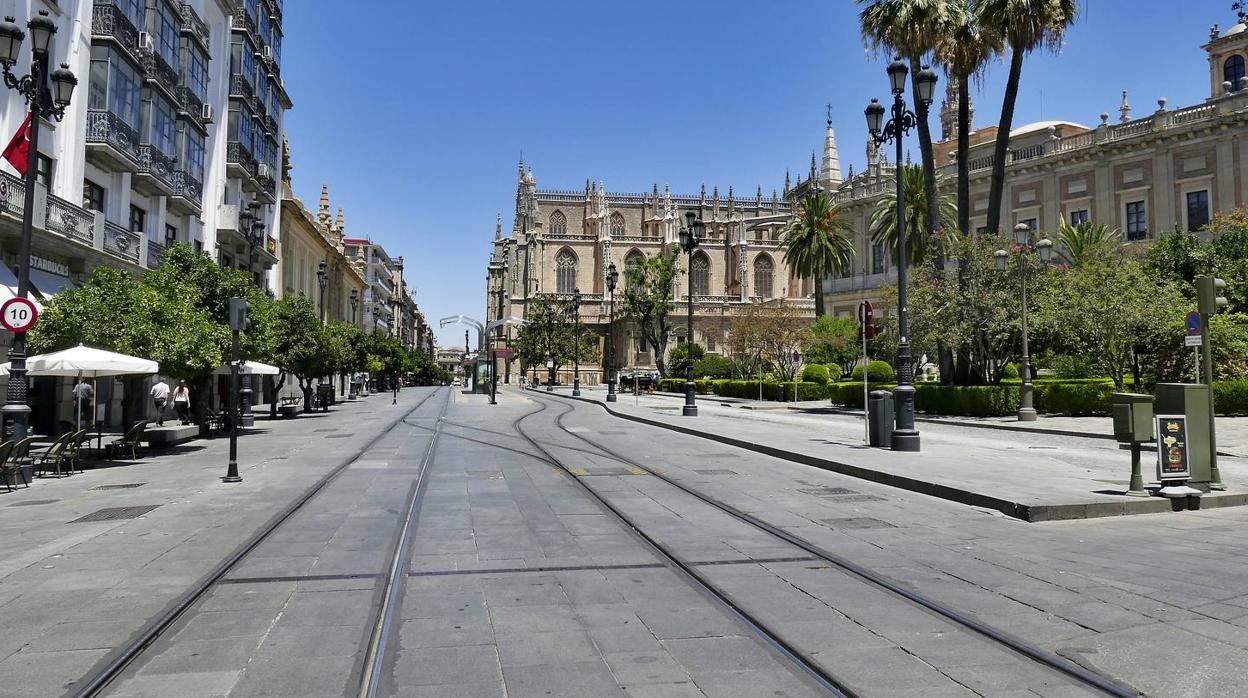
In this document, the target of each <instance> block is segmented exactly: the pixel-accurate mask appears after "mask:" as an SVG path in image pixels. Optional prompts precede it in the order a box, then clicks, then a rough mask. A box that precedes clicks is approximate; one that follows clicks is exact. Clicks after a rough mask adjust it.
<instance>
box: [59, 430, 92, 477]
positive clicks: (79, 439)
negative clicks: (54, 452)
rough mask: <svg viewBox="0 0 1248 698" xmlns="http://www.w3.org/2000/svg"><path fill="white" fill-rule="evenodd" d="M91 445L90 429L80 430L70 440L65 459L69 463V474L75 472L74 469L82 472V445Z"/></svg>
mask: <svg viewBox="0 0 1248 698" xmlns="http://www.w3.org/2000/svg"><path fill="white" fill-rule="evenodd" d="M85 443H91V432H90V430H88V429H79V430H78V431H76V432H74V435H73V436H71V437H70V438H69V445H68V446H66V447H65V458H66V460H67V461H69V472H71V473H72V472H74V468H77V469H78V472H80V473H81V472H83V470H82V445H83V444H85Z"/></svg>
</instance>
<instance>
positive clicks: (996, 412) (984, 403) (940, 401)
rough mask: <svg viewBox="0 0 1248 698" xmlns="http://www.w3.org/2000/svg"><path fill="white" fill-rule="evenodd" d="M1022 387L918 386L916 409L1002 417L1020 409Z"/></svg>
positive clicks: (959, 414)
mask: <svg viewBox="0 0 1248 698" xmlns="http://www.w3.org/2000/svg"><path fill="white" fill-rule="evenodd" d="M1018 400H1019V388H1018V387H1017V386H1013V385H934V384H931V383H925V384H922V385H916V386H915V393H914V408H915V409H916V410H919V411H921V412H929V413H931V414H941V415H952V416H959V417H1002V416H1005V415H1008V414H1013V413H1014V412H1015V411H1016V410H1018Z"/></svg>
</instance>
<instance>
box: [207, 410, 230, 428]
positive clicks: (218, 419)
mask: <svg viewBox="0 0 1248 698" xmlns="http://www.w3.org/2000/svg"><path fill="white" fill-rule="evenodd" d="M204 418H205V419H206V420H207V421H208V431H209V432H214V431H225V415H224V414H221V413H220V412H217V411H215V410H213V409H212V408H211V407H209V408H208V411H207V412H205V413H204Z"/></svg>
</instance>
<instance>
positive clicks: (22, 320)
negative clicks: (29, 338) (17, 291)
mask: <svg viewBox="0 0 1248 698" xmlns="http://www.w3.org/2000/svg"><path fill="white" fill-rule="evenodd" d="M38 320H39V308H38V307H36V306H35V304H34V301H31V300H30V299H29V298H10V299H8V300H7V301H5V302H4V305H0V325H4V329H6V330H8V331H10V332H25V331H26V330H29V329H30V328H32V327H34V326H35V322H37V321H38Z"/></svg>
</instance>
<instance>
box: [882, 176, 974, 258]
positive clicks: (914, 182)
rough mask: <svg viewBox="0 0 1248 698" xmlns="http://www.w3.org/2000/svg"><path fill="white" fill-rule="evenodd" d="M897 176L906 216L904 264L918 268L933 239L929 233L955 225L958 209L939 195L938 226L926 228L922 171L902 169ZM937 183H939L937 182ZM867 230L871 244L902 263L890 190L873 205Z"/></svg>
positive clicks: (894, 198) (893, 197)
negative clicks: (885, 250)
mask: <svg viewBox="0 0 1248 698" xmlns="http://www.w3.org/2000/svg"><path fill="white" fill-rule="evenodd" d="M899 172H900V174H901V195H902V201H903V202H904V208H905V216H906V221H905V224H906V233H905V234H906V257H908V258H909V259H908V260H907V262H908V263H909V264H910V265H911V266H915V267H917V266H919V265H920V264H922V262H923V260H924V259H925V258H926V257H927V254H928V248H929V247H930V246H931V243H932V242H933V239H934V238H933V237H932V236H931V235H929V233H928V231H929V230H933V229H936V228H942V227H944V226H946V225H954V224H956V219H957V209H956V208H955V206H954V204H953V199H952V198H951V197H950V196H949V194H948V193H941V194H940V195H939V197H938V207H937V208H938V209H939V211H940V217H941V223H940V224H939V225H938V226H931V225H928V221H927V217H928V209H927V205H926V198H925V197H924V194H923V180H924V174H923V171H922V169H921V168H919V167H918V166H917V165H902V166H901V167H900V169H899ZM937 180H938V182H939V178H937ZM870 226H871V240H872V241H873V242H875V243H876V244H877V245H878V244H883V245H884V246H885V247H886V248H887V249H888V250H889V254H890V255H891V256H892V259H893V261H894V262H897V263H898V264H901V261H900V260H898V259H897V194H896V192H895V191H894V190H893V189H891V188H890V189H889V191H888V193H887V194H885V195H884V197H883V198H882V199H880V201H879V203H877V204H876V205H875V210H873V211H872V212H871V224H870Z"/></svg>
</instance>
